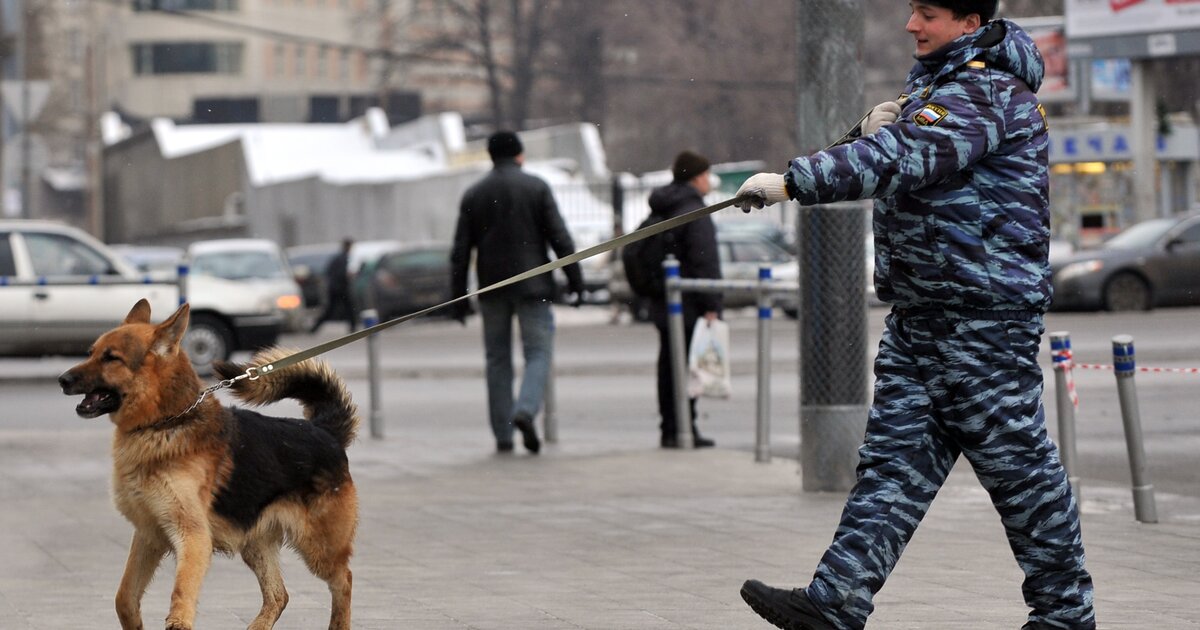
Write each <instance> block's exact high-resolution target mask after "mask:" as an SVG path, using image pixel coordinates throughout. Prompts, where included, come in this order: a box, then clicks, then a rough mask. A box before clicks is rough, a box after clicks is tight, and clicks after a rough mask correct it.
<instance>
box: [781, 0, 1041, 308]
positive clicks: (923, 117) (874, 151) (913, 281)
mask: <svg viewBox="0 0 1200 630" xmlns="http://www.w3.org/2000/svg"><path fill="white" fill-rule="evenodd" d="M1042 76H1043V65H1042V58H1041V54H1040V53H1039V52H1038V50H1037V47H1036V46H1035V45H1034V43H1033V41H1032V40H1031V39H1030V37H1029V36H1028V35H1027V34H1026V33H1025V32H1024V31H1022V30H1021V29H1020V28H1019V27H1018V26H1017V25H1015V24H1013V23H1012V22H1009V21H1007V20H996V21H994V22H991V23H990V24H989V25H988V26H987V27H985V28H983V29H980V30H979V31H977V32H976V33H973V34H970V35H965V36H963V37H961V38H959V39H958V40H955V41H954V42H952V43H950V44H947V45H946V46H945V47H944V48H943V49H941V50H939V51H937V52H935V53H932V54H930V55H928V56H926V57H922V58H919V59H918V63H917V65H916V66H915V67H914V68H913V71H912V72H911V73H910V75H909V78H908V82H907V89H906V94H905V96H906V97H907V98H908V101H907V103H905V105H904V107H903V111H902V113H901V116H900V118H899V120H898V121H897V122H896V123H895V124H893V125H889V126H887V127H884V128H882V129H881V130H879V131H878V132H876V133H874V134H872V135H868V136H861V137H856V138H854V137H852V138H851V139H849V140H848V141H846V142H845V143H843V144H840V145H837V146H834V147H831V148H829V149H827V150H825V151H821V152H819V153H816V154H813V155H811V156H807V157H799V158H796V159H794V160H792V161H791V162H790V163H789V167H788V173H787V175H786V181H787V187H788V193H789V194H790V195H791V196H792V198H793V199H796V200H798V201H800V202H801V203H802V204H805V205H812V204H821V203H830V202H835V201H844V200H852V199H866V198H875V199H876V200H877V201H876V202H875V210H874V219H873V225H874V237H875V252H876V254H875V287H876V293H877V295H878V296H879V298H880V299H882V300H884V301H885V302H890V303H892V304H894V305H896V306H898V307H901V308H911V309H925V308H933V309H946V310H955V309H962V310H967V309H970V310H1018V311H1026V312H1029V311H1032V312H1039V313H1040V312H1044V311H1045V310H1046V308H1047V306H1048V305H1049V302H1050V285H1049V277H1050V270H1049V264H1048V260H1047V256H1048V249H1049V238H1050V225H1049V208H1048V205H1049V199H1048V189H1049V168H1048V158H1047V146H1048V142H1049V139H1048V135H1047V125H1046V119H1045V115H1044V112H1043V110H1042V108H1041V106H1040V105H1039V103H1038V100H1037V97H1036V96H1035V94H1034V92H1036V91H1037V89H1038V88H1039V87H1040V86H1041V82H1042ZM856 135H858V134H855V133H853V132H852V136H856Z"/></svg>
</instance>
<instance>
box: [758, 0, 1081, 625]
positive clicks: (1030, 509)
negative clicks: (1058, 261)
mask: <svg viewBox="0 0 1200 630" xmlns="http://www.w3.org/2000/svg"><path fill="white" fill-rule="evenodd" d="M910 5H911V7H912V15H911V17H910V18H909V21H908V26H907V30H908V32H909V33H910V34H912V35H913V37H914V38H915V40H916V59H917V64H916V66H915V67H914V68H913V71H912V72H911V73H910V75H909V77H908V81H907V86H906V89H905V92H906V94H905V96H903V97H902V98H901V99H900V101H899V102H890V103H882V104H880V105H878V106H877V107H875V108H874V109H872V110H871V112H870V114H869V115H868V116H867V117H866V118H865V119H864V122H863V123H862V124H861V126H860V127H859V128H858V129H856V130H855V131H854V132H852V133H851V134H850V135H849V137H847V138H845V139H844V142H842V143H841V144H839V145H837V146H834V147H831V148H829V149H827V150H825V151H820V152H818V153H815V154H813V155H810V156H805V157H799V158H796V159H794V160H792V161H791V162H790V163H789V166H788V171H787V173H785V174H773V173H760V174H758V175H755V176H753V177H751V178H750V179H749V180H747V181H746V183H745V185H743V186H742V189H741V190H739V191H738V194H739V195H748V196H749V197H750V199H751V202H749V203H746V204H742V205H744V206H746V207H745V208H744V209H747V210H748V209H749V207H750V206H754V207H762V206H763V205H764V204H765V205H770V204H773V203H776V202H780V201H784V200H787V199H796V200H797V201H799V202H800V203H801V204H805V205H815V204H825V203H830V202H836V201H843V200H849V199H861V198H868V197H874V198H876V199H877V201H876V204H875V211H874V217H873V229H874V237H875V251H876V259H875V287H876V294H877V295H878V297H879V298H880V299H882V300H884V301H886V302H889V303H890V304H891V305H892V310H891V312H890V313H889V314H888V315H887V317H886V327H885V330H884V333H883V337H882V339H881V341H880V346H879V354H878V356H877V358H876V361H875V375H876V382H875V397H874V402H873V404H872V407H871V411H870V415H869V417H868V422H867V429H866V436H865V439H864V442H863V444H862V447H861V448H860V449H859V465H858V473H857V482H856V484H855V486H854V488H853V489H852V490H851V492H850V496H849V498H848V499H847V501H846V507H845V510H844V511H843V513H842V519H841V523H840V525H839V526H838V528H837V531H836V532H835V534H834V538H833V543H832V544H831V545H830V547H829V549H828V550H827V551H826V552H825V554H824V556H823V557H822V558H821V560H820V562H819V563H818V565H817V569H816V572H815V574H814V576H813V578H812V581H811V582H810V583H809V584H808V586H807V587H804V588H798V589H794V590H788V589H780V588H773V587H770V586H767V585H765V584H763V583H761V582H758V581H756V580H749V581H747V582H746V583H745V584H744V585H743V587H742V597H743V598H745V600H746V601H747V603H749V604H750V606H751V607H752V608H753V609H754V610H755V612H757V613H758V614H759V615H761V616H762V617H764V618H766V619H767V620H769V621H771V622H772V623H773V624H775V625H776V626H778V627H780V628H791V629H795V628H801V629H805V630H824V629H827V628H829V629H837V630H851V629H858V628H862V627H864V625H865V624H866V622H867V617H868V616H869V615H870V614H871V612H872V610H873V608H874V605H873V603H872V599H873V597H874V595H875V593H876V592H877V591H878V590H879V589H880V588H882V586H883V583H884V581H885V580H886V579H887V577H888V574H889V573H890V572H891V570H892V568H893V567H894V566H895V564H896V562H897V561H898V560H899V558H900V554H901V553H902V552H903V551H904V547H905V545H906V544H907V543H908V541H909V540H910V538H911V537H912V535H913V532H914V531H915V530H916V527H917V525H918V523H919V522H920V521H921V518H922V517H923V516H924V515H925V513H926V511H927V510H928V509H929V506H930V503H931V502H932V501H933V498H934V495H935V494H936V493H937V491H938V489H939V488H940V487H941V485H942V484H943V483H944V481H945V479H946V476H947V475H948V474H949V473H950V469H951V468H952V467H953V465H954V462H955V461H956V460H957V459H958V457H959V455H960V454H961V455H964V456H965V457H966V458H967V461H968V462H969V463H970V464H971V467H972V468H973V469H974V471H975V474H976V476H977V477H978V478H979V480H980V482H981V483H982V484H983V486H984V487H985V488H986V489H987V491H988V493H989V495H990V496H991V499H992V503H993V505H994V506H995V509H996V511H997V512H998V513H999V515H1000V520H1001V522H1002V523H1003V525H1004V528H1005V531H1006V533H1007V536H1008V540H1009V544H1010V547H1011V548H1012V551H1013V555H1014V556H1015V557H1016V560H1017V563H1018V565H1019V566H1020V567H1021V569H1022V570H1023V571H1024V573H1025V581H1024V583H1023V585H1022V593H1023V595H1024V598H1025V602H1026V604H1027V605H1028V606H1029V608H1030V609H1031V610H1030V612H1029V615H1028V619H1027V623H1026V624H1025V626H1024V628H1025V629H1026V630H1035V629H1038V630H1040V629H1050V628H1057V629H1070V630H1091V629H1093V628H1095V627H1096V622H1095V613H1094V611H1093V605H1092V579H1091V577H1090V576H1089V574H1088V572H1087V570H1086V569H1085V568H1084V551H1083V542H1082V536H1081V533H1080V525H1079V516H1078V506H1077V505H1076V502H1075V498H1074V497H1073V496H1072V493H1071V489H1070V486H1069V485H1068V483H1067V479H1066V476H1065V474H1064V471H1063V467H1062V464H1061V462H1060V460H1059V456H1058V450H1057V448H1056V447H1055V445H1054V443H1053V442H1051V441H1050V438H1049V437H1048V435H1047V433H1046V428H1045V417H1044V413H1043V409H1042V402H1041V401H1042V386H1043V382H1042V373H1041V370H1040V368H1039V367H1038V361H1037V355H1038V349H1039V346H1040V341H1041V335H1042V333H1043V332H1044V326H1043V314H1044V313H1045V311H1046V309H1047V306H1048V305H1049V303H1050V285H1049V279H1050V271H1049V265H1048V262H1047V255H1048V248H1049V237H1050V231H1049V212H1048V208H1047V206H1048V159H1047V146H1048V143H1049V140H1048V135H1047V134H1048V130H1047V124H1046V119H1045V116H1044V114H1043V110H1042V108H1041V106H1040V105H1039V103H1038V100H1037V97H1036V96H1035V92H1036V91H1037V89H1038V87H1039V86H1040V84H1041V82H1042V77H1043V69H1042V59H1041V56H1040V54H1039V53H1038V50H1037V48H1036V47H1035V46H1034V44H1033V41H1032V40H1031V39H1030V37H1029V36H1028V35H1027V34H1026V33H1025V32H1024V31H1022V30H1021V29H1020V28H1019V27H1018V26H1017V25H1016V24H1014V23H1012V22H1010V21H1007V20H1003V19H998V20H992V18H993V16H994V15H995V12H996V5H997V2H996V1H995V0H914V1H913V2H910Z"/></svg>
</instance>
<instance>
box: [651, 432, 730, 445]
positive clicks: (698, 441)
mask: <svg viewBox="0 0 1200 630" xmlns="http://www.w3.org/2000/svg"><path fill="white" fill-rule="evenodd" d="M658 445H659V446H661V447H663V448H679V438H678V437H677V436H674V435H664V436H662V438H661V439H660V440H659V442H658ZM716 445H717V443H716V442H715V441H714V440H711V439H709V438H706V437H704V436H703V435H700V434H699V433H697V434H695V435H693V436H692V448H712V447H714V446H716Z"/></svg>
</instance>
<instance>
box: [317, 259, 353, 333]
mask: <svg viewBox="0 0 1200 630" xmlns="http://www.w3.org/2000/svg"><path fill="white" fill-rule="evenodd" d="M352 247H354V239H352V238H349V237H347V238H344V239H342V247H341V249H340V250H339V251H338V253H337V255H336V256H334V257H333V259H331V260H330V261H329V265H328V266H326V267H325V308H324V309H322V310H321V315H320V316H319V317H317V321H315V322H313V325H312V328H310V329H309V332H310V333H315V332H317V329H318V328H320V327H321V324H324V323H325V322H329V321H339V320H344V321H346V322H348V323H349V324H350V332H354V331H355V330H357V329H358V310H357V309H356V308H355V306H354V293H353V291H351V290H350V270H349V264H350V249H351V248H352Z"/></svg>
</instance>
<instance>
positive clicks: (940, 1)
mask: <svg viewBox="0 0 1200 630" xmlns="http://www.w3.org/2000/svg"><path fill="white" fill-rule="evenodd" d="M921 1H922V2H924V3H926V4H932V5H934V6H937V7H942V8H944V9H950V10H951V11H954V12H955V13H957V14H958V15H970V14H972V13H978V14H979V20H980V21H981V22H983V23H985V24H986V23H987V22H989V21H991V19H992V18H994V17H996V9H997V5H999V4H1000V0H921Z"/></svg>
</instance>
